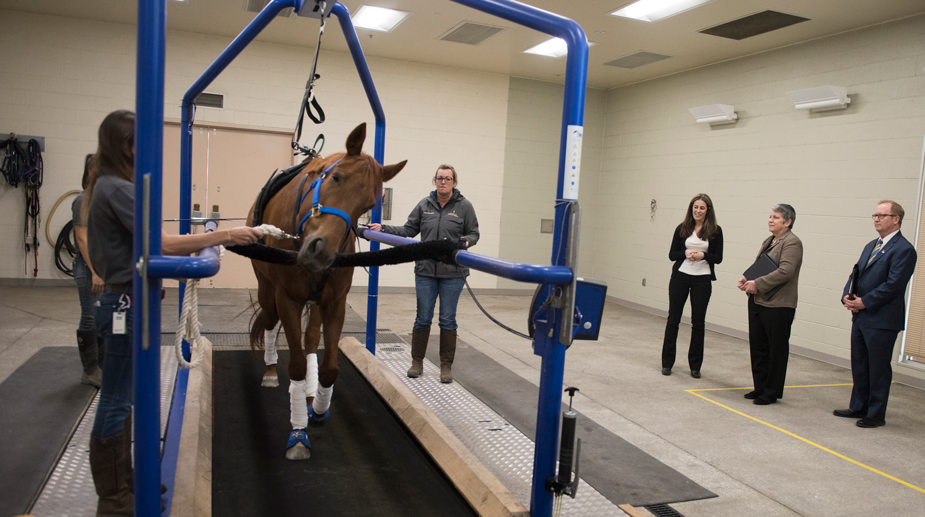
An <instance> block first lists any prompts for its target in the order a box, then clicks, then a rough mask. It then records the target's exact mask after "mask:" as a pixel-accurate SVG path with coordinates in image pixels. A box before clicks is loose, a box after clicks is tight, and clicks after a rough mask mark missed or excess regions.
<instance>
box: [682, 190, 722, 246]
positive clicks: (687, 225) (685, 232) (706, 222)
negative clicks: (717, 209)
mask: <svg viewBox="0 0 925 517" xmlns="http://www.w3.org/2000/svg"><path fill="white" fill-rule="evenodd" d="M696 201H703V202H704V203H706V204H707V215H705V216H704V217H703V226H701V227H700V232H699V233H698V234H697V237H700V240H704V241H708V240H710V239H712V238H713V236H714V235H716V229H717V228H719V225H717V224H716V214H715V213H714V212H713V200H712V199H710V196H708V195H706V194H697V195H696V196H694V199H691V202H690V204H689V205H687V214H686V215H685V216H684V222H683V223H681V238H682V239H686V238H688V237H690V236H691V234H692V233H694V228H696V227H697V221H695V220H694V202H696Z"/></svg>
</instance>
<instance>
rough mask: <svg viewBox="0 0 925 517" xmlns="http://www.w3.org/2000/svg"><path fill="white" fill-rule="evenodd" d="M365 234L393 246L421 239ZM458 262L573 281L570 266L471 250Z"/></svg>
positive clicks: (535, 279) (523, 276)
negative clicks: (527, 261) (484, 253)
mask: <svg viewBox="0 0 925 517" xmlns="http://www.w3.org/2000/svg"><path fill="white" fill-rule="evenodd" d="M363 236H364V237H365V238H367V239H369V240H371V241H378V242H382V243H385V244H389V245H391V246H406V245H408V244H417V243H418V242H419V241H416V240H414V239H409V238H407V237H399V236H398V235H391V234H388V233H382V232H374V231H372V230H366V231H364V232H363ZM456 263H457V264H459V265H461V266H466V267H470V268H472V269H475V270H478V271H482V272H484V273H491V274H493V275H496V276H500V277H503V278H507V279H509V280H516V281H518V282H531V283H534V284H568V283H571V282H572V275H573V273H572V269H571V268H570V267H568V266H543V265H538V264H520V263H518V262H511V261H509V260H503V259H499V258H495V257H487V256H485V255H479V254H477V253H472V252H471V251H462V250H460V251H458V252H456Z"/></svg>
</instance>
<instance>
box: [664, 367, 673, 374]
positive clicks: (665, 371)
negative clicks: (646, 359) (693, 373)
mask: <svg viewBox="0 0 925 517" xmlns="http://www.w3.org/2000/svg"><path fill="white" fill-rule="evenodd" d="M662 375H671V368H662Z"/></svg>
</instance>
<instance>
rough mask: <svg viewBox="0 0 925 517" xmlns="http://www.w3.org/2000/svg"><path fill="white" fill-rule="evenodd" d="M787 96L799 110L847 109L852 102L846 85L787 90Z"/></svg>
mask: <svg viewBox="0 0 925 517" xmlns="http://www.w3.org/2000/svg"><path fill="white" fill-rule="evenodd" d="M787 97H790V101H791V102H793V107H795V108H796V109H798V110H813V111H829V110H838V109H845V108H847V107H848V104H851V97H848V88H845V87H844V86H819V87H816V88H807V89H805V90H794V91H792V92H787Z"/></svg>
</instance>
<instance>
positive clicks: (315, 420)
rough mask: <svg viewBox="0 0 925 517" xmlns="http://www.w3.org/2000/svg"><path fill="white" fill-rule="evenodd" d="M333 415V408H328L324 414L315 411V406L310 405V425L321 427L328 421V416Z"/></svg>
mask: <svg viewBox="0 0 925 517" xmlns="http://www.w3.org/2000/svg"><path fill="white" fill-rule="evenodd" d="M330 417H331V410H330V409H329V410H327V411H325V412H324V414H323V415H319V414H318V413H315V408H313V407H311V406H309V407H308V425H310V426H312V427H321V426H323V425H324V424H325V422H327V421H328V418H330Z"/></svg>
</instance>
